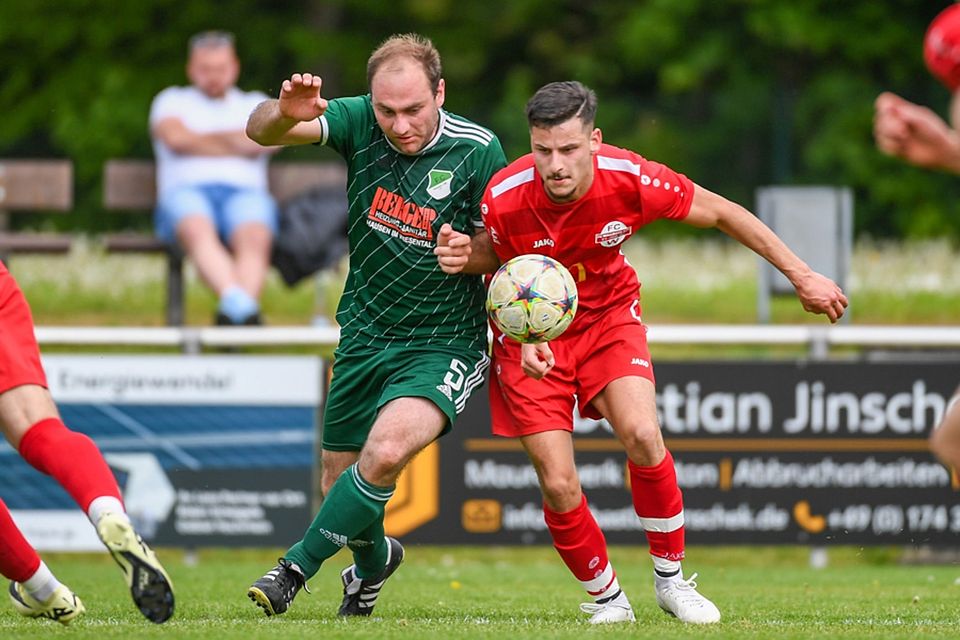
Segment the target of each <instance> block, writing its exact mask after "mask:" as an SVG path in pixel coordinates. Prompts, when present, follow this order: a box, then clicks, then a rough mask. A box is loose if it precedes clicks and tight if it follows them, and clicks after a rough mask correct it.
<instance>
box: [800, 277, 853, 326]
mask: <svg viewBox="0 0 960 640" xmlns="http://www.w3.org/2000/svg"><path fill="white" fill-rule="evenodd" d="M794 286H795V288H796V290H797V297H798V298H800V304H802V305H803V308H804V310H805V311H809V312H810V313H822V314H824V315H826V316H827V317H828V318H830V322H836V321H837V320H839V319H840V318H841V317H843V312H844V310H845V309H846V308H847V305H848V304H849V301H848V300H847V296H846V295H844V293H843V290H842V289H841V288H840V286H839V285H838V284H837V283H836V282H834V281H833V280H831V279H830V278H828V277H826V276H824V275H821V274H819V273H817V272H816V271H811V272H810V274H809V275H807V276H805V277H804V278H802V279H801V280H800V281H799V282H798V283H795V284H794Z"/></svg>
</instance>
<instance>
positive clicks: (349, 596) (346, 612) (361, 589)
mask: <svg viewBox="0 0 960 640" xmlns="http://www.w3.org/2000/svg"><path fill="white" fill-rule="evenodd" d="M401 562H403V545H401V544H400V542H399V541H398V540H396V539H395V538H391V537H390V536H387V566H385V567H384V568H383V571H381V572H380V574H379V575H378V576H376V577H373V578H366V579H364V578H360V577H359V576H357V565H355V564H352V565H350V566H349V567H347V568H346V569H344V570H343V571H342V572H341V573H340V579H341V580H342V581H343V602H341V603H340V610H339V611H338V612H337V613H338V614H339V615H341V616H369V615H370V614H371V613H373V607H374V605H376V604H377V596H379V595H380V589H381V588H382V587H383V583H384V582H386V581H387V578H389V577H390V576H392V575H393V572H394V571H396V570H397V567H399V566H400V563H401Z"/></svg>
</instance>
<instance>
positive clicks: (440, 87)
mask: <svg viewBox="0 0 960 640" xmlns="http://www.w3.org/2000/svg"><path fill="white" fill-rule="evenodd" d="M446 95H447V94H446V85H445V84H444V82H443V78H440V82H438V83H437V95H435V96H434V99H435V100H436V101H437V107H442V106H443V99H444V98H445V97H446Z"/></svg>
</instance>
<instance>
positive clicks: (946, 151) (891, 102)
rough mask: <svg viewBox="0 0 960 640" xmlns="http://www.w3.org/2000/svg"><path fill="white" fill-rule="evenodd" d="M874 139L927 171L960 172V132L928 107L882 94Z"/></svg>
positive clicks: (877, 105) (876, 107) (876, 105)
mask: <svg viewBox="0 0 960 640" xmlns="http://www.w3.org/2000/svg"><path fill="white" fill-rule="evenodd" d="M954 102H955V103H957V100H956V99H955V101H954ZM873 136H874V140H875V141H876V144H877V148H878V149H880V151H882V152H884V153H886V154H887V155H891V156H895V157H898V158H900V159H902V160H905V161H906V162H909V163H910V164H913V165H916V166H918V167H923V168H926V169H941V170H944V171H951V172H954V173H960V133H958V132H957V131H956V130H955V129H952V128H950V125H948V124H947V123H946V122H945V121H944V120H943V119H942V118H941V117H940V116H938V115H937V114H935V113H934V112H933V111H932V110H930V109H928V108H927V107H924V106H921V105H918V104H914V103H913V102H910V101H909V100H904V99H903V98H901V97H900V96H898V95H896V94H893V93H889V92H885V93H881V94H880V95H879V96H878V97H877V99H876V101H875V102H874V116H873Z"/></svg>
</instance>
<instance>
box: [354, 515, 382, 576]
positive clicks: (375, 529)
mask: <svg viewBox="0 0 960 640" xmlns="http://www.w3.org/2000/svg"><path fill="white" fill-rule="evenodd" d="M385 535H386V534H385V533H384V531H383V518H379V519H377V520H376V521H375V522H374V523H372V524H371V525H370V526H369V527H367V528H366V529H364V530H363V531H361V532H360V533H358V534H357V535H356V537H355V538H351V539H350V548H351V549H353V562H354V563H355V564H356V565H357V575H358V576H359V577H361V578H372V577H373V576H375V575H377V574H379V573H380V572H381V571H383V568H384V567H385V566H387V539H386V538H385V537H384V536H385Z"/></svg>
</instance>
